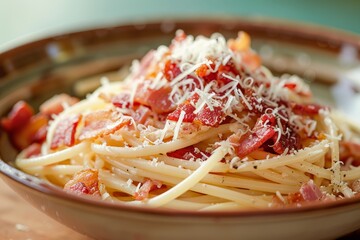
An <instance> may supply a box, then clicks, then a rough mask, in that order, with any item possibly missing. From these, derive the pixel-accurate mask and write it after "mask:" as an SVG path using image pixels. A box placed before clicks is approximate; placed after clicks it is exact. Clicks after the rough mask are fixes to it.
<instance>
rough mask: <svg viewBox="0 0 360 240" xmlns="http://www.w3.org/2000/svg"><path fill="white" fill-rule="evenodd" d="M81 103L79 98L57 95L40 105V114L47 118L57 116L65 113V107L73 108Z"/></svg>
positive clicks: (63, 94)
mask: <svg viewBox="0 0 360 240" xmlns="http://www.w3.org/2000/svg"><path fill="white" fill-rule="evenodd" d="M77 102H79V99H78V98H75V97H71V96H69V95H67V94H65V93H62V94H59V95H55V96H53V97H52V98H50V99H49V100H47V101H45V102H44V103H43V104H41V105H40V113H42V114H45V115H47V116H51V115H53V114H55V115H57V114H59V113H61V112H62V111H64V106H72V105H74V104H75V103H77Z"/></svg>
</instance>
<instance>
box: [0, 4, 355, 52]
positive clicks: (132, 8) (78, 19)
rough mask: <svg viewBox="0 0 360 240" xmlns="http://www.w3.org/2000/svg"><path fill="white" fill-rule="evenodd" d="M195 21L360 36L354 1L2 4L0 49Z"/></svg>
mask: <svg viewBox="0 0 360 240" xmlns="http://www.w3.org/2000/svg"><path fill="white" fill-rule="evenodd" d="M199 15H200V16H207V17H212V16H245V17H270V18H275V19H283V20H286V21H298V22H304V23H310V24H317V25H324V26H328V27H332V28H338V29H342V30H346V31H351V32H355V33H357V34H360V1H356V0H345V1H340V0H337V1H335V0H330V1H325V0H319V1H315V0H313V1H310V0H302V1H295V0H292V1H285V0H275V1H270V0H268V1H266V0H253V1H242V0H239V1H236V0H207V1H200V0H177V1H172V0H152V1H149V0H148V1H146V0H133V1H131V0H117V1H116V0H0V48H1V47H4V46H9V43H14V42H16V43H18V44H19V43H20V42H24V41H29V40H31V39H34V38H39V37H42V36H46V35H51V34H54V33H61V32H66V31H72V30H80V29H87V28H90V27H92V26H102V25H116V24H120V23H123V22H132V21H137V22H138V21H146V20H148V19H162V18H172V17H184V18H186V17H193V16H199ZM19 40H21V41H19ZM13 45H14V44H13Z"/></svg>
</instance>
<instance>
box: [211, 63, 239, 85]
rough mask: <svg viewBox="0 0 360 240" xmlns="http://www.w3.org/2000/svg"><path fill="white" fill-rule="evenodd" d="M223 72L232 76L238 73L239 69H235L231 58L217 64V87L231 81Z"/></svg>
mask: <svg viewBox="0 0 360 240" xmlns="http://www.w3.org/2000/svg"><path fill="white" fill-rule="evenodd" d="M224 74H226V75H230V76H233V77H235V76H237V75H239V71H238V70H237V69H236V66H235V63H234V62H233V61H232V60H229V61H228V62H227V63H226V65H220V66H219V69H218V72H217V77H216V79H217V82H218V85H219V87H222V86H224V85H226V84H228V83H230V82H231V81H232V80H230V79H229V78H227V77H225V76H224Z"/></svg>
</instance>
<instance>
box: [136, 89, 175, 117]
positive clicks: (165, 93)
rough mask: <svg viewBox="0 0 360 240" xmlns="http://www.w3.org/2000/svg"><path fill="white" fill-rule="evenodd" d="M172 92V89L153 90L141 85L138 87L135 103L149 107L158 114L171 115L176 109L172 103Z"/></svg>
mask: <svg viewBox="0 0 360 240" xmlns="http://www.w3.org/2000/svg"><path fill="white" fill-rule="evenodd" d="M170 92H171V88H169V87H162V88H159V89H151V88H149V87H148V85H146V84H144V83H141V84H139V85H138V86H137V89H136V92H135V96H134V102H135V103H140V104H142V105H145V106H149V107H150V108H151V110H153V111H154V112H156V113H158V114H162V113H169V112H172V111H173V110H174V109H175V106H174V105H173V103H172V102H171V101H170Z"/></svg>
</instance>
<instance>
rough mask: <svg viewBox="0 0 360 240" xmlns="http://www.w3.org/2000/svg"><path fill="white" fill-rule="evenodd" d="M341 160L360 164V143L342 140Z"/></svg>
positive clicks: (356, 165) (356, 164)
mask: <svg viewBox="0 0 360 240" xmlns="http://www.w3.org/2000/svg"><path fill="white" fill-rule="evenodd" d="M340 160H341V161H342V162H344V163H345V165H347V164H346V163H347V162H348V161H349V160H350V161H351V165H353V166H355V167H358V166H360V143H357V142H350V141H341V142H340Z"/></svg>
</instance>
